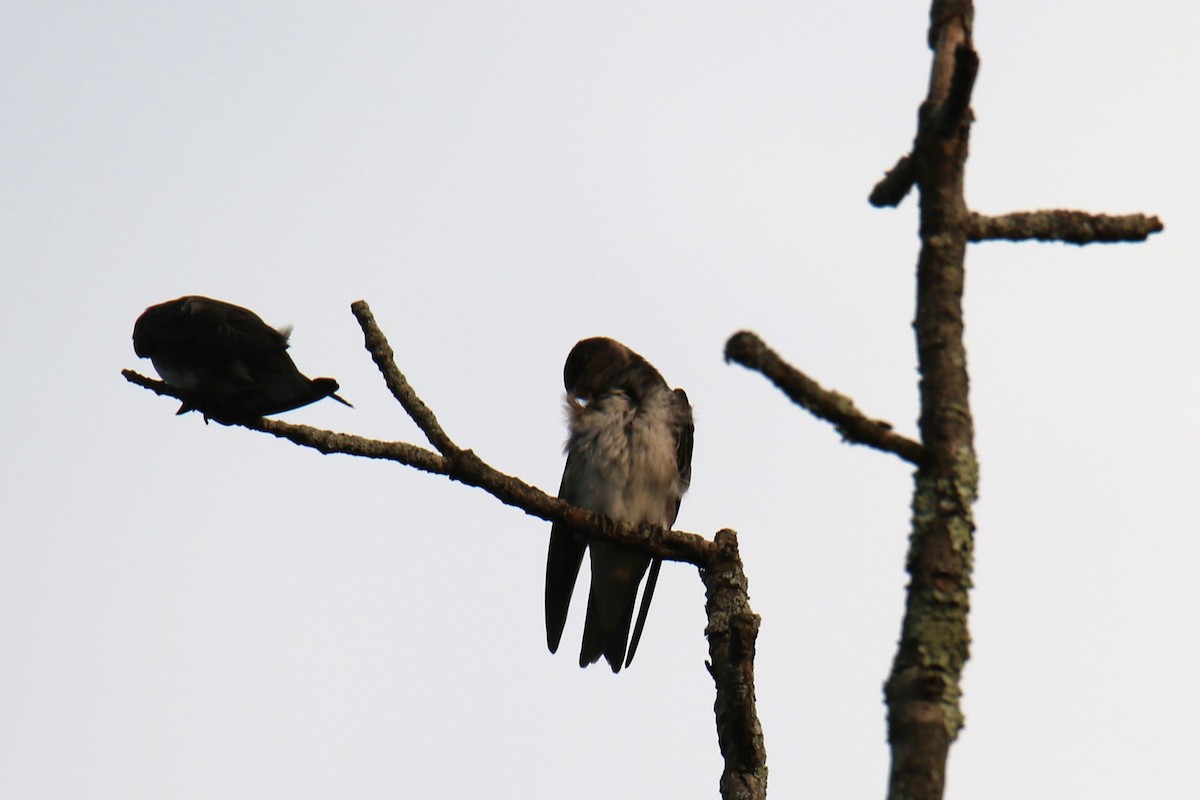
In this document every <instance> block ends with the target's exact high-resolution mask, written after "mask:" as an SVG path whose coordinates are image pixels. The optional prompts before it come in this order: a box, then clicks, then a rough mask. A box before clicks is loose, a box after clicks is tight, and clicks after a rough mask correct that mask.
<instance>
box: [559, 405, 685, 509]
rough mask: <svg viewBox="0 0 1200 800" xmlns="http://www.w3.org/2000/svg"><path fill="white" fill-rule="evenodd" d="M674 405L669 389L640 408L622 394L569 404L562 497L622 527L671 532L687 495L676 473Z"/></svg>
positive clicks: (677, 465)
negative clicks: (649, 527)
mask: <svg viewBox="0 0 1200 800" xmlns="http://www.w3.org/2000/svg"><path fill="white" fill-rule="evenodd" d="M677 402H678V400H677V398H676V397H675V395H674V394H672V393H671V392H670V391H668V390H663V391H652V392H649V393H648V394H647V396H646V397H645V398H644V399H643V401H642V402H641V403H640V404H634V403H633V402H632V401H631V400H630V399H629V397H628V396H627V395H625V394H624V393H622V392H614V393H612V394H609V395H605V396H604V397H601V398H599V399H598V400H596V401H595V402H593V403H591V404H589V405H587V406H583V405H579V404H577V403H573V402H571V401H570V400H568V403H567V413H568V416H569V420H570V430H571V436H570V439H569V440H568V441H567V453H568V459H567V468H566V472H565V474H564V475H563V494H562V496H563V498H564V499H566V500H569V501H570V502H573V503H575V504H576V505H579V506H581V507H583V508H586V509H588V510H589V511H595V512H597V513H600V514H605V515H607V516H609V517H611V518H613V519H615V520H619V521H621V522H628V523H631V524H634V525H639V524H642V523H646V522H649V523H653V524H655V525H661V526H663V527H665V528H669V527H670V526H671V524H672V523H673V522H674V521H675V514H676V511H677V510H678V508H679V500H680V498H681V497H683V493H684V492H685V491H686V490H687V486H686V485H685V484H684V482H683V480H682V478H681V477H680V474H679V462H678V454H677V436H678V424H677V422H676V415H677V409H676V407H675V404H676V403H677Z"/></svg>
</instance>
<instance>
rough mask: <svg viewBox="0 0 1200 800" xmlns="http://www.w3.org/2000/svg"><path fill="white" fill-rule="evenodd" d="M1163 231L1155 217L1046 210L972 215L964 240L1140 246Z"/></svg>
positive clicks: (1160, 223) (1161, 225)
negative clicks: (966, 236) (1132, 243)
mask: <svg viewBox="0 0 1200 800" xmlns="http://www.w3.org/2000/svg"><path fill="white" fill-rule="evenodd" d="M1162 229H1163V224H1162V222H1161V221H1160V220H1159V218H1158V217H1149V216H1146V215H1145V214H1125V215H1123V216H1113V215H1109V214H1089V213H1087V212H1086V211H1069V210H1065V209H1047V210H1043V211H1020V212H1016V213H1013V214H1003V215H1001V216H995V217H992V216H987V215H984V214H976V213H974V212H972V214H971V219H970V228H969V231H968V238H969V239H970V240H971V241H972V242H985V241H991V240H996V239H1005V240H1008V241H1011V242H1021V241H1027V240H1029V239H1036V240H1037V241H1041V242H1066V243H1068V244H1078V245H1085V244H1095V243H1109V242H1144V241H1145V240H1146V239H1147V238H1149V237H1150V235H1151V234H1154V233H1158V232H1160V231H1161V230H1162Z"/></svg>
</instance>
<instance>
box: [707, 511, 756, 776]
mask: <svg viewBox="0 0 1200 800" xmlns="http://www.w3.org/2000/svg"><path fill="white" fill-rule="evenodd" d="M700 577H701V579H702V580H703V581H704V589H705V598H706V602H705V610H706V611H707V613H708V626H707V627H706V628H705V629H704V635H705V636H707V637H708V652H709V655H710V657H711V659H712V660H711V661H710V662H709V664H708V671H709V673H710V674H711V675H712V677H713V681H714V682H715V683H716V686H717V701H716V703H715V705H714V710H715V711H716V714H717V740H718V742H719V743H720V745H721V755H722V756H724V758H725V772H724V773H723V774H722V775H721V796H722V797H723V798H725V800H732V799H733V798H737V800H764V799H765V798H766V796H767V751H766V747H765V745H764V744H763V733H762V725H761V724H760V723H759V721H758V712H757V711H756V710H755V696H754V652H755V642H756V641H757V639H758V627H759V623H760V622H761V619H760V618H759V616H758V615H757V614H755V613H754V612H753V611H751V610H750V605H749V594H748V584H747V581H746V573H745V572H743V570H742V559H741V556H740V555H739V554H738V544H737V534H735V533H734V532H733V531H730V530H722V531H718V532H717V536H716V552H715V554H714V556H713V560H712V562H711V563H710V564H709V566H708V567H707V568H705V569H702V570H700Z"/></svg>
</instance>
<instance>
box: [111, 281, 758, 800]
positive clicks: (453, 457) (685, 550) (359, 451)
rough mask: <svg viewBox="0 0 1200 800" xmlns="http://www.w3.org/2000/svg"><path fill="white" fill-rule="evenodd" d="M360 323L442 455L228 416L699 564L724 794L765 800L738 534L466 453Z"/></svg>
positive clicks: (730, 799)
mask: <svg viewBox="0 0 1200 800" xmlns="http://www.w3.org/2000/svg"><path fill="white" fill-rule="evenodd" d="M351 308H352V310H353V312H354V315H355V317H356V318H357V319H358V321H359V324H360V326H361V327H362V329H363V336H364V341H365V343H366V346H367V349H368V350H369V351H370V352H371V356H372V358H373V359H374V360H375V363H376V365H377V366H378V367H379V371H380V372H381V373H382V375H383V377H384V380H385V381H386V382H387V384H388V387H389V388H390V389H391V390H392V394H393V395H394V396H395V397H396V399H397V400H398V401H399V402H400V403H401V405H403V406H404V408H405V410H406V411H408V413H409V416H411V417H412V418H413V420H414V422H416V423H417V425H418V426H420V428H421V430H422V431H424V432H425V434H426V436H428V437H429V439H430V441H431V442H432V443H433V444H434V445H435V446H436V447H438V448H439V449H440V450H441V451H442V452H441V454H440V455H439V454H438V453H434V452H432V451H430V450H426V449H425V448H423V447H418V446H417V445H413V444H409V443H407V442H382V441H377V440H374V439H366V438H363V437H360V436H354V435H351V434H346V433H336V432H334V431H327V430H321V429H318V428H313V427H310V426H308V425H293V424H290V423H287V422H281V421H279V420H275V419H266V418H259V419H253V420H237V421H223V420H218V422H222V424H226V425H239V426H241V427H245V428H249V429H250V430H256V431H260V432H263V433H269V434H271V435H272V436H277V437H279V438H281V439H286V440H288V441H290V442H292V443H294V444H297V445H300V446H302V447H310V448H312V449H314V450H317V451H319V452H321V453H326V454H329V453H341V454H344V455H353V456H360V457H364V458H378V459H383V460H388V461H395V462H398V463H401V464H404V465H406V466H410V467H414V468H415V469H419V470H422V471H425V472H430V473H433V474H437V475H445V476H447V477H449V478H450V479H451V480H455V481H459V482H460V483H464V484H466V485H468V486H476V487H478V488H481V489H483V490H484V491H486V492H488V493H489V494H491V495H492V496H493V497H495V498H496V499H498V500H500V501H501V502H502V503H505V504H506V505H510V506H513V507H515V508H520V509H522V510H523V511H525V512H526V513H527V514H530V515H532V516H536V517H540V518H541V519H544V520H546V521H548V522H564V523H566V524H567V525H570V526H571V527H572V528H575V529H577V530H579V531H581V532H583V533H585V534H586V535H588V536H591V537H594V538H596V539H600V540H602V541H607V542H612V543H615V544H620V545H624V546H627V547H633V548H636V549H639V550H641V551H643V552H645V553H648V554H650V555H654V556H658V557H660V558H663V559H666V560H670V561H683V562H687V563H690V564H694V565H696V566H697V567H698V568H699V569H700V573H701V577H702V579H703V580H704V583H705V586H706V587H708V603H707V610H708V625H707V626H706V628H705V636H707V637H708V639H709V653H710V656H711V659H712V661H711V663H710V665H709V670H710V672H711V673H712V675H713V678H714V680H715V681H716V688H717V702H716V718H717V719H716V722H717V733H718V740H719V742H720V744H721V753H722V756H723V757H724V759H725V770H724V773H723V775H722V778H721V793H722V797H724V798H725V800H734V798H738V800H743V799H744V800H763V798H765V797H766V751H765V749H764V747H763V736H762V726H761V724H760V723H759V720H758V712H757V708H756V706H755V695H754V652H755V650H754V645H755V637H756V636H757V632H758V623H759V618H758V616H757V615H755V614H754V612H753V611H752V610H751V609H750V599H749V594H748V593H747V589H746V585H747V584H746V576H745V573H744V571H743V568H742V562H741V557H740V555H739V554H738V549H737V536H736V534H734V533H733V532H732V531H721V532H719V533H718V534H717V536H716V537H715V541H709V540H708V539H705V538H704V537H702V536H699V535H697V534H694V533H686V532H683V531H671V530H664V529H662V528H658V527H656V526H651V525H647V526H642V527H640V528H636V529H635V528H632V527H630V526H628V525H624V524H618V523H616V522H614V521H613V520H611V519H609V518H608V517H604V516H601V515H599V514H593V513H592V512H590V511H585V510H584V509H581V508H578V507H576V506H573V505H571V504H569V503H566V502H564V501H562V500H559V499H558V498H556V497H551V496H550V495H548V494H546V493H545V492H543V491H541V490H540V489H538V488H537V487H535V486H530V485H529V484H527V483H525V482H524V481H522V480H520V479H519V478H516V477H513V476H511V475H506V474H504V473H502V472H500V471H498V470H496V469H495V468H493V467H492V466H490V465H488V464H487V463H485V462H484V461H483V460H482V459H481V458H479V457H478V456H477V455H475V453H473V452H471V451H470V450H464V449H462V448H460V447H458V446H457V445H455V444H454V443H453V442H451V441H450V438H449V437H448V436H447V435H446V434H445V432H444V431H443V430H442V429H441V427H440V426H439V425H438V423H437V419H436V418H435V417H434V415H433V412H432V411H431V410H430V409H429V408H428V406H426V405H425V403H424V402H423V401H422V400H421V399H420V397H418V396H417V394H416V392H415V391H413V389H412V387H411V386H409V384H408V381H407V380H405V378H404V375H403V374H402V373H401V372H400V370H399V368H397V366H396V364H395V361H394V358H393V354H392V349H391V347H390V346H389V345H388V343H387V338H386V337H385V336H384V335H383V332H382V331H381V330H380V329H379V327H378V325H377V324H376V323H375V319H374V317H373V316H372V314H371V310H370V308H369V307H368V306H367V304H366V303H365V302H363V301H359V302H357V303H355V304H354V305H353V306H352V307H351ZM122 374H123V375H124V376H125V378H126V380H128V381H130V382H131V383H135V384H137V385H139V386H142V387H145V388H147V389H149V390H151V391H153V392H155V393H157V394H159V395H168V396H171V397H175V398H179V399H184V398H183V397H181V394H182V393H181V392H179V391H178V390H177V389H175V388H173V387H171V386H169V385H167V384H166V383H163V382H162V381H156V380H153V379H151V378H147V377H145V376H144V375H139V374H138V373H136V372H134V371H132V370H123V371H122Z"/></svg>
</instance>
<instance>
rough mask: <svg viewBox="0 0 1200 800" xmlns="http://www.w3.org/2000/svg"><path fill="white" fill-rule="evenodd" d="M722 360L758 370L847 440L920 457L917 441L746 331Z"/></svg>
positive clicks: (910, 458)
mask: <svg viewBox="0 0 1200 800" xmlns="http://www.w3.org/2000/svg"><path fill="white" fill-rule="evenodd" d="M725 360H726V361H736V362H737V363H738V364H741V365H742V366H744V367H746V368H748V369H752V370H756V371H757V372H761V373H762V374H763V375H765V376H766V377H767V379H769V380H770V381H771V382H772V383H774V384H775V385H776V386H777V387H779V389H780V390H782V391H783V393H784V394H786V395H787V396H788V397H789V398H791V400H792V402H794V403H796V404H797V405H799V406H801V407H802V408H804V409H805V410H806V411H808V412H809V413H810V414H812V415H813V416H815V417H818V418H819V419H823V420H825V421H826V422H830V423H833V426H834V427H835V428H836V429H837V431H838V433H840V434H841V435H842V439H843V440H845V441H847V442H851V443H853V444H862V445H867V446H868V447H874V448H875V449H877V450H883V451H884V452H887V453H893V454H895V455H898V456H900V458H903V459H904V460H905V461H908V462H910V463H912V464H920V463H921V461H922V459H923V458H924V449H923V448H922V447H921V444H920V443H919V442H914V441H913V440H912V439H908V438H905V437H904V436H901V435H900V434H898V433H896V432H894V431H893V430H892V426H891V424H890V423H887V422H884V421H882V420H877V419H871V418H870V417H868V416H866V415H865V414H863V413H862V412H861V411H859V410H858V408H857V407H855V405H854V401H853V400H851V399H850V398H849V397H846V396H845V395H843V394H838V393H837V392H831V391H829V390H828V389H824V388H822V387H821V386H820V385H819V384H818V383H817V382H816V381H814V380H813V379H812V378H810V377H808V376H807V375H805V374H804V373H803V372H801V371H800V370H798V369H796V368H795V367H793V366H792V365H790V364H788V363H787V362H786V361H784V360H783V359H782V358H780V357H779V355H778V354H777V353H776V352H775V351H774V350H772V349H771V348H770V347H768V346H767V345H766V344H765V343H764V342H763V341H762V339H759V338H758V336H756V335H755V334H753V333H751V332H749V331H740V332H738V333H735V334H734V335H733V336H732V337H730V339H729V341H728V342H726V343H725Z"/></svg>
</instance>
